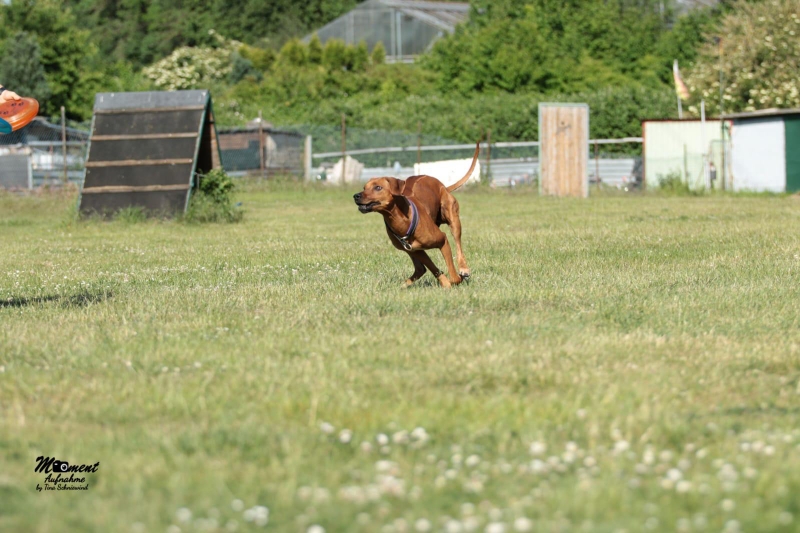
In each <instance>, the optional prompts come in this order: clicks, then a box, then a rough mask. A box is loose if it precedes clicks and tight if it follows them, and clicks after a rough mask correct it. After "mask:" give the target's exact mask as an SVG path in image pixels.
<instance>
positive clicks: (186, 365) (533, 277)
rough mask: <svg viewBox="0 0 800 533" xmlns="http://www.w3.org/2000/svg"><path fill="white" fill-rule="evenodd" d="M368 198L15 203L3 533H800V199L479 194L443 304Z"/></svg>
mask: <svg viewBox="0 0 800 533" xmlns="http://www.w3.org/2000/svg"><path fill="white" fill-rule="evenodd" d="M353 192H355V191H353V190H349V189H330V190H323V189H316V188H305V189H304V188H299V187H292V186H273V187H272V188H271V189H267V188H261V189H256V188H251V189H250V190H248V191H246V192H243V193H242V194H240V196H239V199H240V200H242V201H244V207H245V209H246V216H245V220H244V221H243V222H242V223H239V224H231V225H214V224H212V225H187V224H182V223H178V222H158V221H150V222H145V223H138V224H132V223H124V222H121V221H117V222H110V223H103V222H97V221H88V222H76V221H74V220H72V219H71V218H70V213H72V212H73V211H74V201H75V199H74V197H63V196H54V195H42V196H32V197H19V196H12V195H9V194H5V195H0V250H2V254H0V531H3V532H6V531H7V532H27V531H36V532H56V531H103V532H128V531H131V532H150V531H155V532H165V531H169V532H177V531H261V530H267V531H290V532H294V531H298V532H306V531H307V530H309V528H311V531H312V532H313V531H320V530H319V529H316V528H314V527H313V526H315V525H318V526H321V527H323V528H324V529H325V531H327V532H328V533H330V532H339V531H378V532H403V531H408V532H411V531H447V532H459V531H464V532H468V531H480V532H483V531H487V532H489V533H499V532H502V531H505V532H512V531H548V532H549V531H564V532H566V531H600V532H605V531H608V532H614V531H628V532H637V531H709V532H720V531H728V532H734V531H797V530H800V498H799V497H798V494H800V232H798V229H799V228H800V200H798V199H797V198H796V197H749V198H743V197H740V198H735V197H727V196H705V197H691V198H689V197H673V198H669V197H659V196H645V197H635V196H634V197H619V196H617V197H614V196H609V197H598V198H591V199H589V200H558V199H551V198H540V197H538V196H537V195H536V194H534V193H531V192H525V191H521V192H516V193H510V192H507V191H505V192H504V191H492V192H490V191H464V192H461V193H458V195H457V196H458V198H459V200H460V203H461V211H462V220H463V223H464V246H465V252H466V255H467V259H468V260H469V262H470V266H471V268H472V271H473V277H472V280H471V281H470V282H469V283H467V284H464V285H462V286H459V287H457V288H454V289H453V290H451V291H449V292H448V291H445V290H442V289H440V288H439V287H438V286H436V285H434V284H433V278H432V277H431V276H430V274H428V275H426V276H425V277H424V278H423V279H422V280H420V281H419V282H417V285H415V286H414V287H412V288H411V289H408V290H406V289H403V288H401V287H402V285H403V282H404V280H405V278H406V277H407V276H408V275H409V274H410V273H411V272H412V270H413V269H412V265H411V262H410V261H409V260H408V259H407V257H406V256H405V254H402V253H400V252H398V251H396V250H394V249H393V248H392V247H391V245H390V244H389V242H388V240H387V237H386V235H385V233H384V231H383V224H382V221H381V219H380V217H379V216H378V215H366V216H365V215H361V214H359V213H358V212H357V210H356V209H355V206H354V205H353V203H352V199H351V195H352V194H353ZM431 256H432V257H433V258H434V260H435V261H436V263H437V264H438V265H439V266H440V267H444V263H443V261H442V259H441V255H440V254H439V253H438V252H435V253H433V254H432V255H431ZM38 456H53V457H57V458H58V459H62V460H66V461H69V462H70V463H74V464H83V463H86V464H94V463H95V462H98V461H99V462H100V466H99V470H98V472H97V473H94V474H89V475H88V476H87V482H88V483H89V488H88V490H87V491H50V492H41V493H40V492H38V491H37V490H36V487H37V484H41V483H42V482H43V480H44V477H45V475H44V474H42V473H36V472H34V469H35V466H36V461H35V459H36V457H38ZM262 507H265V508H268V516H267V511H266V510H265V509H264V508H262ZM265 521H266V522H268V523H267V524H266V526H265V525H264V523H265Z"/></svg>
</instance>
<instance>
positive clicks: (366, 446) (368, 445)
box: [361, 441, 372, 453]
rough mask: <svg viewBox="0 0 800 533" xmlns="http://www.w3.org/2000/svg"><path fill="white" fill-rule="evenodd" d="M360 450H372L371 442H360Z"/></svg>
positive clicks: (365, 451)
mask: <svg viewBox="0 0 800 533" xmlns="http://www.w3.org/2000/svg"><path fill="white" fill-rule="evenodd" d="M361 451H362V452H364V453H370V452H371V451H372V444H371V443H369V442H367V441H364V442H362V443H361Z"/></svg>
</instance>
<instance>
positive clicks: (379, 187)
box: [375, 185, 383, 191]
mask: <svg viewBox="0 0 800 533" xmlns="http://www.w3.org/2000/svg"><path fill="white" fill-rule="evenodd" d="M382 190H383V187H381V186H380V185H376V186H375V191H382Z"/></svg>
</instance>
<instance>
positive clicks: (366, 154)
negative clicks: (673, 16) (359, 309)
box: [0, 119, 642, 188]
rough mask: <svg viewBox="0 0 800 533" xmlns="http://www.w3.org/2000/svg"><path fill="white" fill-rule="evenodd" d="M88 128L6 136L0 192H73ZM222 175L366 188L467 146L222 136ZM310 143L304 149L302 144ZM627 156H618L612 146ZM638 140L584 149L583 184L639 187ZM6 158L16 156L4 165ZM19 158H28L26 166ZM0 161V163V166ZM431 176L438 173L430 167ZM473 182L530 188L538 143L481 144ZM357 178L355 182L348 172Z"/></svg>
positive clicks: (435, 141) (333, 131)
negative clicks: (342, 174)
mask: <svg viewBox="0 0 800 533" xmlns="http://www.w3.org/2000/svg"><path fill="white" fill-rule="evenodd" d="M89 129H90V124H88V123H74V122H68V123H67V124H66V125H65V128H64V131H63V134H64V138H63V139H62V128H61V125H60V124H57V123H55V122H48V121H46V120H43V119H37V120H36V121H34V123H32V124H31V125H29V126H28V127H26V128H24V129H23V130H20V131H18V132H15V133H13V134H9V135H5V136H0V168H2V169H4V170H3V171H0V186H2V187H7V188H8V187H25V184H26V183H27V184H28V186H29V187H31V186H32V187H38V186H42V185H54V184H61V183H64V182H65V181H69V182H72V183H75V184H76V185H78V186H80V185H81V183H82V181H83V177H84V174H85V170H84V163H85V159H86V154H87V150H88V145H89ZM218 137H219V147H220V156H221V160H222V165H223V168H224V169H225V170H226V171H227V172H229V173H230V174H232V175H233V176H237V177H238V176H244V175H255V176H260V177H263V178H266V179H272V178H275V177H278V176H289V175H290V176H293V177H294V178H295V179H303V178H304V177H306V178H308V179H312V180H321V181H322V180H325V181H335V180H329V179H328V178H329V177H331V176H332V175H333V174H334V173H335V168H334V167H336V165H337V164H338V165H342V161H341V160H342V155H343V149H344V153H346V155H347V160H346V162H345V163H344V165H346V166H350V167H351V168H350V169H349V170H348V171H347V175H349V176H352V179H350V180H345V181H366V180H368V179H370V178H373V177H378V176H397V177H407V176H411V175H414V174H418V173H424V172H429V171H428V170H425V169H426V168H427V169H429V168H431V167H430V166H425V165H426V164H430V163H443V162H444V163H446V162H450V163H452V165H453V167H454V168H459V169H460V168H461V167H464V169H465V170H466V168H468V162H469V160H470V159H471V158H472V155H473V152H474V149H475V145H473V144H464V143H460V142H458V141H456V140H454V139H448V138H445V137H441V136H437V135H431V134H424V133H416V132H403V131H387V130H372V129H363V128H349V127H347V128H345V131H344V135H343V132H342V127H341V126H333V125H327V126H320V125H294V126H291V127H282V128H275V127H268V128H263V129H261V130H260V129H258V128H257V127H256V128H253V127H252V126H251V127H248V128H230V129H221V130H219V131H218ZM307 137H310V141H311V142H310V143H308V141H307ZM621 145H622V146H623V148H624V147H625V146H627V148H624V149H622V150H621V149H620V146H621ZM640 145H641V140H640V139H621V140H608V141H603V140H600V141H591V142H590V145H589V150H590V153H589V165H588V173H589V176H588V178H589V180H590V181H591V182H593V183H601V182H602V183H605V184H607V185H611V186H616V187H627V186H628V185H631V184H636V183H638V182H640V181H641V167H642V165H641V158H640V157H638V156H636V155H630V154H635V153H636V152H638V151H639V148H640ZM10 156H16V159H14V160H13V161H12V159H11V158H10ZM20 156H26V157H27V158H28V165H26V164H25V161H24V159H21V158H20ZM4 157H6V159H3V158H4ZM436 168H438V167H436ZM480 169H481V177H482V179H484V180H485V181H486V182H487V183H489V184H490V185H493V186H499V187H502V186H515V185H520V184H525V183H536V182H537V180H538V176H539V143H538V142H536V141H528V142H491V143H490V142H487V141H486V140H484V141H483V143H482V145H481V155H480ZM354 170H357V172H356V173H355V174H353V171H354Z"/></svg>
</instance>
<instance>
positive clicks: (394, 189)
mask: <svg viewBox="0 0 800 533" xmlns="http://www.w3.org/2000/svg"><path fill="white" fill-rule="evenodd" d="M386 181H388V182H389V192H391V193H392V194H403V187H405V185H406V182H405V180H399V179H397V178H386Z"/></svg>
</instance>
